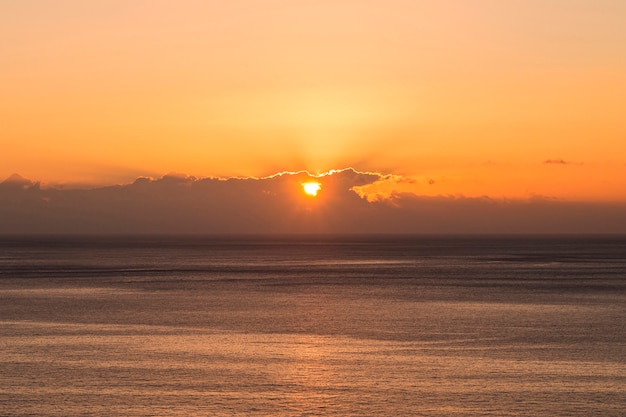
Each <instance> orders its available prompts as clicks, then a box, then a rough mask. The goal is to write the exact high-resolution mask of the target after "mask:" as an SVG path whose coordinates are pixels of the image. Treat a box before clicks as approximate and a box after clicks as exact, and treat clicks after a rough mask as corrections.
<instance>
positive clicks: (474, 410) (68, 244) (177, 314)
mask: <svg viewBox="0 0 626 417" xmlns="http://www.w3.org/2000/svg"><path fill="white" fill-rule="evenodd" d="M0 415H2V416H63V417H67V416H477V415H479V416H605V417H606V416H624V415H626V237H624V236H568V237H563V236H561V237H556V236H517V237H514V236H492V237H485V236H446V237H441V236H440V237H437V236H400V237H399V236H395V237H394V236H303V237H294V236H272V237H267V236H266V237H263V236H245V237H244V236H241V237H189V236H177V237H158V236H150V237H42V236H39V237H37V236H33V237H2V238H0Z"/></svg>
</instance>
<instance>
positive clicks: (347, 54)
mask: <svg viewBox="0 0 626 417" xmlns="http://www.w3.org/2000/svg"><path fill="white" fill-rule="evenodd" d="M0 96H1V97H2V99H1V100H0V126H1V131H0V152H1V157H0V180H1V179H3V178H5V177H8V176H9V175H11V174H12V173H14V172H18V173H20V174H21V175H23V176H25V177H27V178H30V179H33V180H39V181H42V182H43V183H44V185H46V184H48V185H54V184H60V183H72V184H86V183H91V184H99V185H102V184H116V183H129V182H132V181H133V180H134V179H135V178H136V177H138V176H154V177H160V176H162V175H163V174H165V173H168V172H182V173H186V174H189V175H194V176H197V177H205V176H207V177H208V176H219V177H229V176H255V177H262V176H268V175H271V174H273V173H276V172H282V171H299V170H308V171H310V172H324V171H328V170H331V169H341V168H345V167H354V168H355V169H357V170H360V171H364V172H367V171H369V172H381V173H384V174H395V175H400V176H402V177H406V181H402V182H400V183H396V184H391V185H389V187H396V188H397V189H398V190H399V191H410V192H413V193H415V194H417V195H427V196H437V195H446V196H448V195H454V196H467V197H474V196H490V197H493V198H500V197H507V198H528V197H535V196H546V197H555V198H559V199H566V200H591V201H596V200H600V201H625V200H626V117H625V115H624V113H625V109H626V2H624V1H623V0H595V1H588V0H508V1H499V0H491V1H488V0H475V1H470V0H467V1H420V0H410V1H409V0H386V1H380V0H377V1H372V0H358V1H356V0H332V1H327V0H315V1H306V0H301V1H298V0H263V1H261V0H258V1H254V0H229V1H199V0H198V1H176V2H173V1H158V0H150V1H148V0H145V1H139V0H137V1H133V0H131V1H127V0H119V1H114V0H110V1H95V0H94V1H83V0H76V1H66V0H50V1H44V0H41V1H37V0H20V1H3V2H0Z"/></svg>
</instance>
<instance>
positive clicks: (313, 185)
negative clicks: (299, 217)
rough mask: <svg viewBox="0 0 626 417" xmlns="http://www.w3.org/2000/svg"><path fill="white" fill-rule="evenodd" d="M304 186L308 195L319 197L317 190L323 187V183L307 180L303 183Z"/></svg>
mask: <svg viewBox="0 0 626 417" xmlns="http://www.w3.org/2000/svg"><path fill="white" fill-rule="evenodd" d="M302 188H304V192H305V193H307V194H308V195H310V196H313V197H317V192H318V191H319V190H321V189H322V184H320V183H319V182H305V183H303V184H302Z"/></svg>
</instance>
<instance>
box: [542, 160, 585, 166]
mask: <svg viewBox="0 0 626 417" xmlns="http://www.w3.org/2000/svg"><path fill="white" fill-rule="evenodd" d="M543 163H544V164H548V165H582V163H581V162H570V161H566V160H564V159H546V160H545V161H543Z"/></svg>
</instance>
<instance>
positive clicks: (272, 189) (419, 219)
mask: <svg viewBox="0 0 626 417" xmlns="http://www.w3.org/2000/svg"><path fill="white" fill-rule="evenodd" d="M312 180H315V181H317V182H319V183H321V190H320V192H319V194H318V197H310V196H307V195H305V194H304V192H303V191H302V183H304V182H307V181H312ZM403 180H404V179H403V177H400V176H397V175H391V174H381V173H375V172H360V171H357V170H355V169H352V168H347V169H342V170H334V171H330V172H327V173H322V174H315V175H314V174H310V173H308V172H306V171H299V172H282V173H279V174H275V175H271V176H268V177H262V178H254V177H248V178H196V177H193V176H187V175H184V174H176V173H170V174H167V175H165V176H163V177H162V178H158V179H153V178H146V177H141V178H138V179H137V180H135V181H134V182H133V183H131V184H127V185H117V186H111V187H101V188H95V189H90V190H68V189H41V188H40V187H39V185H38V183H36V182H33V181H29V180H26V179H24V178H22V177H19V176H13V177H12V179H11V180H10V181H5V182H3V183H0V233H2V234H21V233H66V234H82V233H98V234H166V233H178V234H181V233H182V234H185V233H197V234H257V233H277V234H278V233H281V234H282V233H618V232H619V233H626V205H624V204H597V203H596V204H593V203H573V202H563V201H554V200H549V199H542V198H533V199H530V200H524V201H521V200H511V201H509V200H493V199H490V198H487V197H484V198H462V197H448V196H445V197H424V196H418V195H415V194H411V193H398V192H393V191H391V192H388V193H386V194H380V195H374V196H372V195H368V194H367V192H366V190H367V187H368V186H374V185H376V184H381V183H382V184H393V183H395V182H398V183H401V182H402V181H403ZM364 190H365V191H364Z"/></svg>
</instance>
